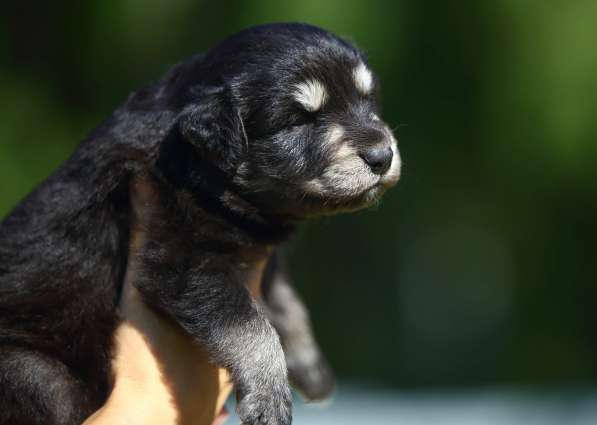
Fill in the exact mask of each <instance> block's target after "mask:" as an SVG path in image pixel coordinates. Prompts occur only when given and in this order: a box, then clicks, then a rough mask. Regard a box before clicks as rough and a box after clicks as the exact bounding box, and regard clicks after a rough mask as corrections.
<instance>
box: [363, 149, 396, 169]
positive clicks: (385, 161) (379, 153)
mask: <svg viewBox="0 0 597 425" xmlns="http://www.w3.org/2000/svg"><path fill="white" fill-rule="evenodd" d="M392 156H394V154H393V152H392V148H390V147H387V148H386V147H384V148H370V149H368V150H366V151H365V152H363V153H361V158H363V161H365V162H366V163H367V165H369V168H371V171H373V172H374V173H375V174H380V175H381V174H384V173H385V172H386V171H388V169H389V168H390V165H392Z"/></svg>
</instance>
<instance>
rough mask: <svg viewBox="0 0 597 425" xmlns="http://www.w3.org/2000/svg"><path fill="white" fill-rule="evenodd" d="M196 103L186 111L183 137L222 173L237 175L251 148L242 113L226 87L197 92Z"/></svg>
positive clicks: (200, 88) (181, 124)
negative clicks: (234, 103) (247, 151)
mask: <svg viewBox="0 0 597 425" xmlns="http://www.w3.org/2000/svg"><path fill="white" fill-rule="evenodd" d="M193 98H194V99H196V100H195V101H194V102H193V104H191V105H189V106H188V107H186V108H185V110H184V111H183V113H182V115H181V117H180V119H179V122H178V125H179V130H180V133H181V134H182V136H183V137H184V138H185V139H186V140H187V141H188V142H190V143H191V144H192V145H193V146H195V148H196V149H197V151H198V153H199V155H200V156H201V157H202V158H203V159H206V160H208V161H209V162H210V163H212V164H213V165H214V166H216V167H218V168H220V169H221V170H222V171H224V172H226V173H229V174H233V173H234V171H235V169H236V168H237V167H238V165H239V164H240V162H241V160H242V158H243V156H244V154H245V152H246V148H247V140H246V133H245V131H244V127H243V122H242V118H241V115H240V111H239V110H238V109H237V108H236V107H234V105H233V104H232V99H231V96H230V90H229V89H227V88H225V87H214V86H198V87H194V88H193Z"/></svg>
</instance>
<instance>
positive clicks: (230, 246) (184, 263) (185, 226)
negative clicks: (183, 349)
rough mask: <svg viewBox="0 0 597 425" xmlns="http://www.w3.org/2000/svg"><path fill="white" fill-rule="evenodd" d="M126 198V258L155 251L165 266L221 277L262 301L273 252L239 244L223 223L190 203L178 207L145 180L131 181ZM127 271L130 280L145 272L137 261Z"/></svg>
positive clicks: (171, 198) (179, 204)
mask: <svg viewBox="0 0 597 425" xmlns="http://www.w3.org/2000/svg"><path fill="white" fill-rule="evenodd" d="M130 194H131V207H132V211H133V217H132V223H131V224H132V225H131V235H130V237H131V243H130V248H129V249H130V258H137V259H138V258H140V257H143V255H140V254H142V252H143V250H144V249H145V248H146V247H147V246H148V245H149V244H153V245H158V246H159V247H160V255H161V257H162V258H161V260H162V262H163V264H164V266H168V267H176V268H177V269H179V270H181V269H185V268H190V269H192V270H193V272H197V273H205V274H211V273H217V274H220V275H221V274H222V273H223V274H224V275H227V276H229V278H230V279H234V280H235V281H236V282H239V283H242V284H244V285H246V286H247V287H248V288H249V290H250V291H251V294H252V295H253V296H254V297H258V296H259V295H260V285H261V280H262V278H263V273H264V270H265V266H266V264H267V261H268V259H269V257H270V254H271V250H272V247H271V246H269V245H262V244H247V243H246V241H242V240H238V239H237V238H235V234H234V232H231V231H230V229H227V228H226V225H225V223H222V222H221V221H218V220H214V219H213V218H212V217H209V216H208V215H207V214H206V213H205V212H204V211H203V210H202V209H201V208H200V207H199V206H196V205H193V204H192V203H191V202H190V201H188V200H185V199H183V200H182V202H181V200H180V199H174V197H173V196H169V195H168V194H165V193H164V192H163V191H161V190H160V188H159V186H158V185H157V184H156V183H155V182H153V181H152V180H151V179H149V178H147V177H138V178H136V179H134V180H133V181H132V183H131V187H130ZM167 197H168V198H169V199H166V198H167ZM129 266H132V267H129V268H132V269H135V270H129V272H133V274H137V272H138V271H141V270H143V268H144V267H143V266H142V264H139V262H138V261H137V262H133V264H130V265H129Z"/></svg>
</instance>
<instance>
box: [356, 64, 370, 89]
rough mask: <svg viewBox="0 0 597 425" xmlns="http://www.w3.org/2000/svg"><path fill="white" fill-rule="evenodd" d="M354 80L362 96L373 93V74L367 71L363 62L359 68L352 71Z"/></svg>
mask: <svg viewBox="0 0 597 425" xmlns="http://www.w3.org/2000/svg"><path fill="white" fill-rule="evenodd" d="M352 78H353V79H354V83H355V85H356V86H357V90H358V91H359V92H361V94H369V93H371V89H372V88H373V74H371V71H369V70H368V69H367V67H366V66H365V64H364V63H363V62H361V63H359V64H358V65H357V67H356V68H355V69H354V70H353V71H352Z"/></svg>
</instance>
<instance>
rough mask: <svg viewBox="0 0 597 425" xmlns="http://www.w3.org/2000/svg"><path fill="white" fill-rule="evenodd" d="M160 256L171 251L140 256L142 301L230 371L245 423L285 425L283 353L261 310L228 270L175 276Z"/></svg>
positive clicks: (138, 282)
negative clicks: (175, 323)
mask: <svg viewBox="0 0 597 425" xmlns="http://www.w3.org/2000/svg"><path fill="white" fill-rule="evenodd" d="M164 252H171V251H170V250H166V251H164V249H163V247H159V246H153V247H151V245H149V246H148V249H147V250H146V252H145V253H144V255H143V260H142V261H143V267H142V270H141V271H140V274H139V276H138V278H137V279H136V283H135V286H136V287H137V289H138V290H139V292H140V293H141V294H142V296H143V298H144V299H145V302H147V303H148V304H149V305H151V306H153V307H154V308H156V309H158V310H161V311H162V312H165V313H166V314H168V315H169V316H170V317H172V318H173V319H174V320H175V321H176V322H177V323H178V324H179V325H180V326H181V327H182V328H183V329H184V330H185V331H186V332H187V333H188V334H190V335H191V336H192V337H194V338H195V340H197V341H198V342H199V343H200V344H201V345H202V346H203V347H205V349H206V350H207V352H208V353H209V354H210V357H211V360H212V361H214V362H215V363H216V364H217V365H219V366H222V367H225V368H226V369H227V370H228V371H229V372H230V375H231V377H232V380H233V383H234V386H235V389H236V391H237V399H238V407H237V411H238V414H239V417H240V419H241V420H242V422H243V424H246V425H289V424H290V423H291V420H292V413H291V410H292V405H291V397H290V389H289V386H288V378H287V370H286V362H285V359H284V352H283V350H282V346H281V345H280V340H279V338H278V335H277V333H276V331H275V329H274V328H273V327H272V325H271V324H270V323H269V321H268V320H267V317H266V316H265V314H264V312H263V309H262V308H261V306H260V305H258V304H257V303H256V302H255V301H254V300H253V298H252V297H251V295H250V293H249V291H248V289H247V288H246V287H245V286H244V285H243V284H241V283H240V279H239V277H238V276H235V275H234V274H233V272H231V271H230V270H213V269H211V270H206V269H205V268H204V267H201V266H197V267H193V265H192V264H191V265H190V267H188V268H186V266H187V264H185V270H184V271H181V270H179V271H178V272H176V271H175V270H176V267H172V265H171V264H167V263H166V264H165V263H164V262H163V258H164V255H163V253H164ZM191 258H198V259H201V258H204V256H203V255H201V254H198V255H192V257H191ZM189 261H193V260H189Z"/></svg>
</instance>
